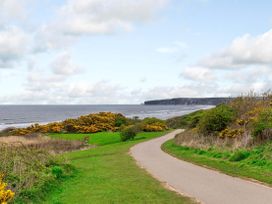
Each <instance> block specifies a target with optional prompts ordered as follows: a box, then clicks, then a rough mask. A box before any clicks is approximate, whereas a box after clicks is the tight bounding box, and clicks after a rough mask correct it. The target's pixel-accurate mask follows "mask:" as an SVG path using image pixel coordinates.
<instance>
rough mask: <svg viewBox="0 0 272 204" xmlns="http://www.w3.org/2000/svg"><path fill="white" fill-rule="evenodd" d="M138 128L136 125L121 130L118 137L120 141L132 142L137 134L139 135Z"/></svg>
mask: <svg viewBox="0 0 272 204" xmlns="http://www.w3.org/2000/svg"><path fill="white" fill-rule="evenodd" d="M139 131H140V130H139V128H138V127H137V126H136V125H133V126H128V127H125V128H124V129H123V130H121V133H120V136H121V141H123V142H124V141H127V140H132V139H134V137H136V135H137V133H139Z"/></svg>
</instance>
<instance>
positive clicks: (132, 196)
mask: <svg viewBox="0 0 272 204" xmlns="http://www.w3.org/2000/svg"><path fill="white" fill-rule="evenodd" d="M163 134H165V132H153V133H140V134H139V135H138V136H137V137H136V138H135V140H133V141H128V142H120V136H119V133H97V134H92V135H90V137H89V143H90V144H96V145H98V146H97V147H96V148H94V149H90V150H85V151H77V152H71V153H67V154H66V156H67V157H68V159H69V160H71V163H72V165H73V166H74V167H75V168H76V169H77V171H78V173H77V175H76V176H75V177H74V178H73V179H69V180H67V181H65V182H64V183H63V184H62V185H61V186H60V187H59V189H58V191H55V192H54V193H53V194H51V195H50V196H49V197H48V199H47V202H46V203H191V201H190V200H189V199H187V198H184V197H181V196H179V195H177V194H176V193H174V192H171V191H168V190H166V189H164V188H163V186H162V185H161V184H160V183H159V182H158V181H156V180H155V179H154V178H152V177H151V176H150V175H148V174H147V173H146V172H145V171H144V170H143V169H140V168H139V167H138V166H137V165H136V163H135V161H134V160H133V159H132V158H131V157H130V156H129V154H128V151H129V148H130V147H131V146H133V145H135V144H136V143H139V142H143V141H145V140H148V139H152V138H155V137H158V136H161V135H163ZM51 136H52V137H57V138H65V139H82V138H84V137H85V136H86V134H85V135H83V134H53V135H51Z"/></svg>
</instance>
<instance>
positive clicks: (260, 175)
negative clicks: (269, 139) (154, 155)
mask: <svg viewBox="0 0 272 204" xmlns="http://www.w3.org/2000/svg"><path fill="white" fill-rule="evenodd" d="M162 149H163V150H164V151H165V152H167V153H169V154H171V155H173V156H175V157H177V158H180V159H182V160H185V161H189V162H191V163H195V164H198V165H201V166H206V167H210V168H213V169H216V170H219V171H221V172H223V173H226V174H229V175H232V176H237V177H243V178H249V179H254V180H258V181H261V182H263V183H266V184H268V185H270V186H272V156H271V155H272V143H268V144H266V145H261V146H259V147H255V148H253V149H251V150H236V151H233V152H231V151H229V150H219V149H215V148H210V149H208V150H202V149H197V148H191V147H184V146H179V145H176V144H175V143H174V140H169V141H167V142H166V143H164V144H163V145H162Z"/></svg>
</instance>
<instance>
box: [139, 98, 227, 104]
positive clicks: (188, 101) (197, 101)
mask: <svg viewBox="0 0 272 204" xmlns="http://www.w3.org/2000/svg"><path fill="white" fill-rule="evenodd" d="M229 100H231V98H229V97H219V98H216V97H214V98H173V99H162V100H150V101H145V102H144V105H218V104H221V103H226V102H227V101H229Z"/></svg>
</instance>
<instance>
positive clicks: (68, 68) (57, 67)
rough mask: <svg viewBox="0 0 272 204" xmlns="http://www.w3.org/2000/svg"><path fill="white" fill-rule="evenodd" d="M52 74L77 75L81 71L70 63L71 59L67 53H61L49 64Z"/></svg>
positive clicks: (77, 66)
mask: <svg viewBox="0 0 272 204" xmlns="http://www.w3.org/2000/svg"><path fill="white" fill-rule="evenodd" d="M51 67H52V70H53V73H55V74H57V75H64V76H68V75H75V74H79V73H80V72H81V71H82V69H81V67H80V66H79V65H76V64H75V63H73V61H72V57H71V55H70V54H68V53H63V54H61V55H59V56H57V58H56V59H55V60H54V61H53V62H52V63H51Z"/></svg>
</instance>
